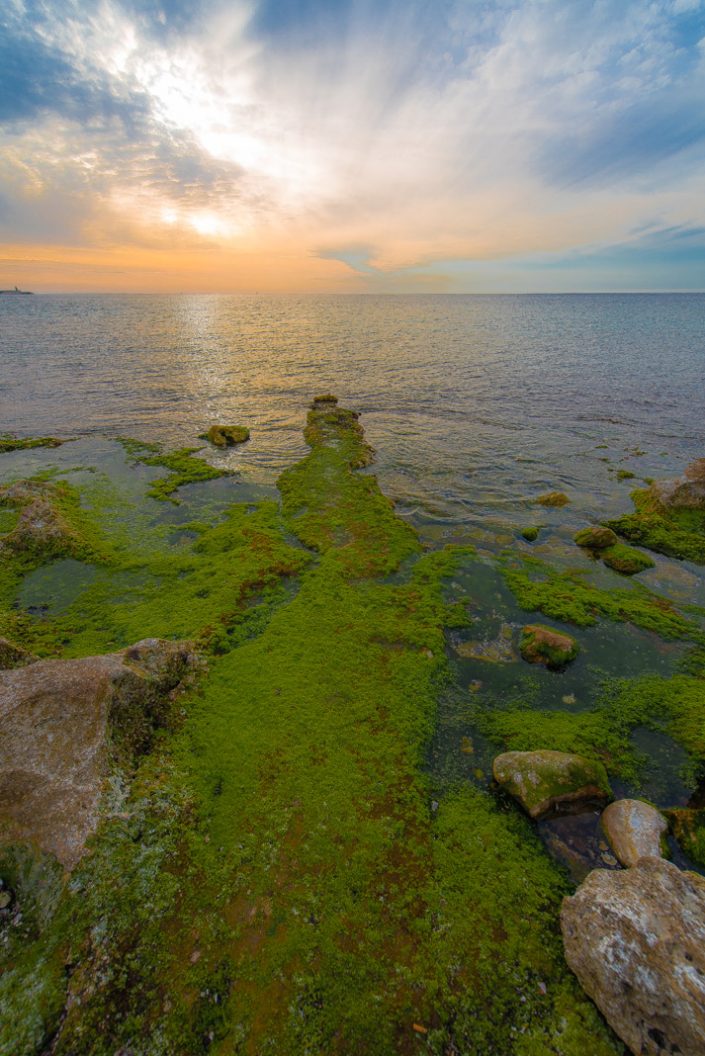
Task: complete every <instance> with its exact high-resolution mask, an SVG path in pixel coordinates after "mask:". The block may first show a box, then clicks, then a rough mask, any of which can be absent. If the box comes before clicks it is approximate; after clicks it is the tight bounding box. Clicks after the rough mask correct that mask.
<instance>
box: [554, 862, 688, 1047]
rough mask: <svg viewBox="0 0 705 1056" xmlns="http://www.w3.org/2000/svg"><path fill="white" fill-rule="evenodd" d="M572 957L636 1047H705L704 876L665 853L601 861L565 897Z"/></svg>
mask: <svg viewBox="0 0 705 1056" xmlns="http://www.w3.org/2000/svg"><path fill="white" fill-rule="evenodd" d="M561 930H562V932H563V942H564V945H565V954H566V959H567V961H568V964H569V965H570V967H571V968H572V970H573V971H574V972H575V974H576V975H577V977H578V979H579V980H580V983H581V985H582V987H583V988H584V990H585V991H586V992H587V993H588V994H589V995H590V997H591V998H592V999H593V1001H594V1002H595V1004H596V1005H597V1007H598V1008H599V1009H600V1011H601V1012H602V1014H603V1015H604V1017H605V1019H606V1020H607V1022H608V1023H609V1024H610V1026H611V1027H612V1029H613V1030H614V1031H615V1032H616V1033H617V1034H618V1035H619V1036H620V1038H622V1040H623V1041H624V1042H625V1044H626V1045H627V1046H628V1047H629V1048H630V1049H631V1051H632V1052H633V1053H635V1054H638V1056H666V1053H668V1054H672V1053H680V1054H682V1056H699V1054H701V1053H703V1052H705V879H704V878H703V877H701V876H698V875H697V874H695V873H689V872H681V871H680V870H679V869H678V868H677V867H676V866H675V865H672V864H671V863H670V862H666V861H664V860H663V859H661V858H642V859H641V861H639V862H638V863H637V864H636V865H635V866H634V867H633V868H631V869H627V870H622V871H620V872H609V871H607V870H603V869H595V870H594V871H593V872H592V873H590V875H589V876H588V878H587V880H585V881H584V882H583V884H581V886H580V887H579V888H578V890H577V891H576V893H575V894H574V895H573V896H572V898H565V899H564V900H563V908H562V910H561Z"/></svg>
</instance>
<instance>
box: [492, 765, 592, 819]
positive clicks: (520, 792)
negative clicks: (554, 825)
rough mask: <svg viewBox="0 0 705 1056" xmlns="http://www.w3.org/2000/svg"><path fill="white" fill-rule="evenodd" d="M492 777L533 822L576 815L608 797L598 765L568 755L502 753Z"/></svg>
mask: <svg viewBox="0 0 705 1056" xmlns="http://www.w3.org/2000/svg"><path fill="white" fill-rule="evenodd" d="M492 773H493V775H494V779H495V781H497V783H498V784H500V785H501V786H502V787H503V788H504V789H505V790H506V791H507V792H508V793H509V794H510V795H511V796H513V797H514V799H516V800H518V802H519V803H520V804H521V806H522V807H523V808H524V810H525V811H526V812H527V813H528V814H529V815H530V816H531V817H532V818H541V817H544V816H545V815H547V814H550V813H552V812H571V811H572V812H574V813H577V812H580V811H581V810H583V809H585V808H586V807H587V806H589V805H594V804H596V803H599V802H604V801H606V800H608V799H609V798H610V795H611V792H610V786H609V781H608V778H607V772H606V770H605V768H604V766H603V765H602V764H601V763H596V762H593V761H592V760H591V759H585V758H584V757H583V756H581V755H572V754H570V753H567V752H554V751H549V750H547V749H546V750H543V751H538V752H504V753H503V754H502V755H498V756H497V757H496V758H495V760H494V763H493V764H492Z"/></svg>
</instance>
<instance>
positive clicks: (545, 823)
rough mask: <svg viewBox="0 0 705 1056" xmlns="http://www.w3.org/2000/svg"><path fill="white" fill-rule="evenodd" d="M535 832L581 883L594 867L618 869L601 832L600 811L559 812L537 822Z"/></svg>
mask: <svg viewBox="0 0 705 1056" xmlns="http://www.w3.org/2000/svg"><path fill="white" fill-rule="evenodd" d="M537 831H538V834H539V836H540V837H541V839H542V840H543V842H544V843H545V844H546V848H547V849H548V851H549V853H550V854H551V855H552V857H554V858H556V859H557V861H559V862H560V863H561V865H563V866H564V867H565V868H566V869H567V870H568V872H569V873H570V876H571V879H572V880H573V882H574V883H575V884H579V883H581V882H582V881H583V880H584V879H585V877H586V876H587V875H588V873H591V872H592V870H593V869H604V868H610V869H619V868H621V867H620V865H619V862H618V861H617V859H616V858H614V857H613V856H612V855H611V854H609V853H608V851H607V844H606V843H605V842H604V839H602V838H601V837H602V833H601V831H600V812H599V810H598V811H594V810H589V811H585V812H584V813H582V814H558V815H554V816H553V817H548V818H544V819H543V820H541V821H539V823H538V826H537Z"/></svg>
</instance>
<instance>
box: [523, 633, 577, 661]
mask: <svg viewBox="0 0 705 1056" xmlns="http://www.w3.org/2000/svg"><path fill="white" fill-rule="evenodd" d="M519 651H520V652H521V655H522V656H523V658H524V659H525V660H526V661H527V663H529V664H544V665H545V666H546V667H548V668H550V670H551V671H559V670H560V669H561V668H562V667H565V666H566V664H569V663H570V661H571V660H575V658H576V656H577V655H578V643H577V642H576V640H575V638H573V637H572V636H571V635H570V634H565V633H564V632H562V631H556V630H555V629H554V628H553V627H544V626H543V625H542V624H540V623H532V624H529V626H527V627H524V629H523V630H522V632H521V642H520V643H519Z"/></svg>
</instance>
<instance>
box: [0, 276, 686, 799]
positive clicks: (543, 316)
mask: <svg viewBox="0 0 705 1056" xmlns="http://www.w3.org/2000/svg"><path fill="white" fill-rule="evenodd" d="M328 392H330V393H335V394H336V395H337V396H338V398H339V401H340V402H341V404H343V405H344V406H346V407H351V408H354V409H355V410H357V411H358V412H359V413H360V421H361V424H362V425H363V427H364V430H365V434H366V437H367V440H368V441H369V442H370V443H371V445H372V446H373V448H374V450H375V454H376V457H375V464H374V466H373V467H372V468H371V469H370V470H369V472H374V473H375V474H376V475H377V476H378V478H379V482H380V485H381V487H382V490H383V491H384V492H385V494H387V495H388V496H389V497H390V498H391V499H392V500H393V502H394V504H395V507H396V511H397V513H398V514H399V515H400V516H401V517H404V518H405V519H407V520H409V521H410V522H411V523H412V524H413V525H414V527H415V528H416V529H417V530H418V532H419V534H420V536H421V539H422V541H423V542H424V544H425V545H426V546H427V547H429V548H434V547H439V546H443V545H445V544H446V543H454V544H472V546H474V547H475V548H476V551H477V554H478V557H479V559H480V561H481V562H482V561H483V560H484V561H485V564H484V565H482V564H480V565H477V566H476V567H474V568H473V570H472V571H471V572H469V573H467V576H466V578H465V579H464V578H463V576H460V577H459V578H458V580H457V581H456V582H455V583H454V584H453V589H454V591H455V596H456V597H458V598H460V599H461V600H462V599H463V598H469V597H473V598H474V599H475V602H474V604H475V611H474V613H473V622H474V629H473V630H472V632H466V633H465V635H464V636H465V638H467V637H468V634H470V635H471V636H474V637H475V639H477V640H478V641H479V642H480V644H481V645H482V642H483V641H484V642H486V644H487V646H488V650H489V652H490V653H491V652H492V649H493V646H494V645H496V644H497V643H499V646H500V651H501V647H502V641H506V635H510V636H513V638H514V639H516V638H517V636H518V634H519V632H520V628H521V625H522V623H524V622H526V619H527V617H526V614H524V613H521V612H520V611H519V610H518V609H517V607H516V605H515V603H514V599H513V598H512V596H511V595H510V594H509V591H508V590H507V588H506V585H505V584H504V583H503V580H502V577H501V575H500V573H499V572H498V571H497V568H496V565H495V562H496V558H497V557H498V556H499V555H501V553H502V551H503V550H505V549H506V548H508V547H513V548H515V549H517V548H518V549H519V551H520V552H525V553H527V554H531V555H533V556H537V557H540V558H543V559H545V560H547V561H550V562H551V563H553V564H554V565H557V566H559V567H571V568H579V569H581V570H583V571H585V572H586V573H589V574H590V575H591V576H592V577H593V579H594V580H595V581H596V582H597V583H598V585H602V586H608V587H611V586H617V585H620V586H621V585H623V583H624V582H625V581H624V577H619V576H618V574H617V573H615V572H612V571H610V570H608V569H606V568H604V567H603V566H601V565H599V568H598V567H596V563H595V562H594V561H593V562H590V558H589V556H588V555H586V554H585V552H583V551H581V550H580V549H579V548H578V547H576V546H575V545H574V543H573V535H574V533H575V532H576V531H577V530H578V529H579V528H581V527H584V526H585V525H586V524H590V523H593V522H599V521H601V520H604V519H606V518H610V517H613V516H619V515H620V514H622V513H626V512H629V511H630V510H631V500H630V497H629V496H630V491H631V490H632V489H633V488H634V487H643V486H645V485H644V481H650V480H652V479H658V478H667V477H672V476H675V475H676V474H679V473H681V472H682V471H683V469H684V468H685V466H686V465H687V464H688V463H689V462H690V461H692V460H693V459H695V458H701V457H704V456H705V294H575V295H566V294H560V295H525V296H513V295H512V296H509V295H507V296H504V295H498V296H444V295H428V296H426V295H423V296H415V295H414V296H264V295H262V296H259V295H257V296H249V295H248V296H244V295H243V296H236V295H234V296H230V295H173V296H172V295H160V296H151V295H81V296H78V295H72V296H59V295H35V296H33V297H3V298H0V433H2V432H14V433H17V434H18V435H20V436H29V435H32V436H37V435H53V436H58V437H62V438H69V437H70V438H78V439H77V441H76V444H75V445H64V447H62V448H59V449H57V450H56V451H53V452H52V451H47V450H46V449H38V450H36V451H33V452H17V453H16V455H6V456H2V458H3V462H2V466H0V480H2V479H8V475H9V476H10V477H11V476H12V475H13V474H17V473H23V474H26V475H29V474H31V473H32V472H36V471H37V470H38V469H39V468H41V467H42V466H43V465H46V464H48V463H50V464H53V465H54V466H55V468H57V469H58V470H59V471H63V470H66V469H67V467H68V463H69V462H70V460H71V459H73V460H74V462H75V461H76V460H78V461H79V462H86V461H90V460H91V459H93V458H94V456H95V458H94V460H95V462H96V463H100V461H101V458H103V467H102V468H103V470H104V471H106V472H108V473H110V472H112V471H113V470H112V469H111V468H110V467H111V466H112V467H115V466H116V465H117V462H116V461H115V458H116V456H115V454H114V451H112V449H113V448H116V447H118V446H119V445H112V447H111V445H109V444H108V446H107V447H106V446H105V440H104V438H116V437H132V438H135V439H139V440H144V441H149V442H158V443H161V444H164V445H166V446H168V447H177V446H179V447H182V446H186V445H188V446H194V447H199V446H202V445H203V441H200V440H199V439H198V436H199V434H200V433H203V432H204V431H205V430H206V429H207V427H208V426H209V425H210V424H212V423H214V422H221V423H226V424H237V425H246V426H248V427H249V429H250V430H251V439H250V441H249V442H247V443H246V444H243V445H241V446H239V447H237V448H234V449H229V450H228V451H226V452H224V453H221V452H218V451H215V450H213V449H210V448H207V449H205V450H204V451H203V455H204V457H206V458H208V459H209V460H211V461H212V462H213V463H214V464H216V465H219V466H224V467H226V468H228V469H230V470H232V471H233V474H234V475H233V476H232V477H230V478H227V479H228V485H227V486H228V489H229V490H228V492H227V500H228V501H237V500H238V497H240V498H241V499H243V500H244V501H247V500H248V498H251V497H253V496H254V497H256V496H258V495H267V494H272V495H275V494H276V492H275V490H274V489H275V483H276V479H277V476H278V475H279V473H280V472H281V471H282V470H283V469H285V468H286V467H287V466H289V465H291V464H292V463H294V462H295V461H297V460H298V459H299V458H301V457H302V456H303V455H304V454H305V453H306V450H307V449H306V446H305V443H304V440H303V436H302V430H303V426H304V425H305V420H306V412H307V409H308V407H309V405H310V403H311V400H312V399H313V397H314V396H316V395H317V394H319V393H328ZM101 445H102V446H101ZM111 452H112V453H111ZM120 458H122V454H121V455H120ZM111 459H112V460H113V461H112V462H111ZM62 467H63V470H62ZM99 468H100V466H99ZM155 472H156V471H155ZM190 487H191V489H192V504H191V507H189V505H188V503H186V505H185V506H184V513H183V517H185V518H187V517H193V516H194V513H195V512H196V511H195V509H194V508H193V507H194V506H195V505H197V502H198V501H201V500H202V499H203V497H204V496H205V495H206V492H207V491H208V488H210V489H211V492H212V493H213V494H215V493H216V492H217V489H218V488H221V487H222V482H219V481H215V482H213V483H212V485H205V486H204V485H192V486H190ZM549 491H561V492H564V493H565V494H566V495H567V496H568V498H569V500H570V501H569V503H568V505H566V506H564V507H563V508H561V509H546V508H544V507H542V506H540V505H537V504H536V502H535V500H536V498H537V497H538V496H540V495H542V494H544V493H546V492H549ZM528 525H537V526H540V528H541V532H540V536H539V539H538V540H537V541H536V542H535V543H528V542H525V541H524V540H523V538H522V536H521V530H522V528H524V527H526V526H528ZM598 564H599V563H598ZM34 575H35V578H36V581H33V582H32V583H29V584H27V585H26V588H25V593H26V603H27V606H28V607H31V606H30V605H29V602H30V600H31V598H32V596H33V594H34V595H36V596H37V597H39V596H40V595H41V596H42V597H44V596H45V595H46V594H47V591H49V589H50V588H51V589H52V590H55V591H56V592H57V593H56V598H57V599H58V600H56V605H59V606H60V604H62V598H65V599H67V598H68V595H66V594H65V592H66V591H67V590H68V589H69V586H70V583H71V582H73V581H74V580H75V570H68V571H67V570H63V571H62V570H61V569H59V570H58V571H57V572H55V571H52V570H51V569H48V570H38V572H37V573H35V574H34ZM52 577H53V579H52ZM62 577H63V578H62ZM638 580H639V583H638V584H634V585H633V589H641V587H647V588H648V589H651V590H654V591H656V592H658V593H661V594H663V595H664V596H666V597H668V598H670V599H671V600H672V601H674V602H675V603H676V604H678V605H692V604H696V605H701V606H703V605H705V579H704V577H703V569H702V568H700V567H698V566H695V565H689V564H688V563H684V562H677V561H671V560H669V559H667V558H664V557H661V556H658V555H657V556H656V560H655V567H654V568H653V569H650V570H648V571H646V572H643V573H642V574H640V575H639V577H638ZM62 592H63V593H62ZM478 597H480V598H481V599H482V604H481V605H480V607H479V608H478V603H477V599H478ZM507 628H509V630H507ZM503 636H505V638H503ZM456 637H457V636H456ZM461 637H462V634H461ZM578 637H579V638H580V641H581V648H582V653H581V657H580V658H579V659H578V661H576V663H575V664H574V665H571V668H570V669H569V670H568V671H566V672H565V673H564V674H563V675H562V676H560V686H559V685H558V682H557V680H556V678H557V676H555V675H554V674H552V673H550V672H544V671H541V672H537V673H536V674H535V675H534V682H535V686H534V689H535V691H536V692H535V703H537V704H538V705H539V706H541V707H549V708H550V707H566V706H567V707H570V708H572V709H573V710H575V711H580V710H582V709H583V708H585V707H590V706H592V704H593V703H594V701H595V700H596V699H597V698H598V696H599V692H600V685H601V684H602V683H601V680H602V679H603V677H615V676H616V677H622V676H630V677H631V676H635V675H639V674H643V673H647V674H648V673H655V674H659V673H661V674H668V673H671V672H673V671H675V670H677V665H678V662H679V659H680V657H681V656H682V653H683V649H684V646H683V645H681V644H678V643H663V642H661V641H660V640H658V639H656V638H655V636H653V635H651V634H650V633H649V632H647V631H640V630H638V629H637V628H634V627H631V626H630V625H627V624H608V623H600V624H599V625H598V626H596V627H595V628H588V629H585V630H581V631H580V632H579V633H578ZM459 645H462V642H459V641H458V640H456V639H454V638H453V636H451V637H450V638H449V644H448V648H449V656H450V657H451V658H452V660H453V663H454V665H455V670H456V675H457V679H456V686H457V687H459V689H457V692H456V693H455V695H453V694H450V695H448V697H447V698H446V699H445V700H444V702H442V706H441V711H440V718H439V726H438V731H437V734H436V737H435V738H434V743H433V745H432V746H431V749H430V752H431V757H432V758H431V762H432V767H433V768H435V772H436V773H437V774H441V775H443V774H448V775H449V779H457V778H458V777H459V776H460V777H462V776H463V775H464V774H465V773H467V775H468V777H469V778H470V779H478V780H482V779H481V778H478V776H477V775H482V774H483V773H484V774H485V778H486V774H487V767H488V765H489V764H488V760H489V759H490V757H491V751H492V748H491V746H486V749H487V750H486V752H485V761H484V762H483V761H482V760H483V756H482V744H481V738H479V737H478V735H477V731H476V729H475V728H474V727H473V725H472V722H466V720H465V718H464V715H465V712H466V710H467V709H466V703H467V693H468V687H470V689H472V687H473V686H477V685H478V684H480V685H482V686H483V687H485V690H486V691H488V692H489V691H491V692H492V693H494V694H495V696H496V698H497V699H498V701H499V700H506V699H511V698H512V697H513V695H516V694H519V693H521V692H523V689H522V686H523V685H524V683H525V678H526V673H525V670H524V668H525V667H526V665H523V664H522V663H521V661H518V657H517V656H514V662H511V663H508V664H504V665H503V664H501V663H500V664H494V665H492V664H488V663H487V662H484V660H483V659H482V658H481V657H480V658H478V657H474V658H471V659H462V650H461V651H460V652H458V649H457V647H458V646H459ZM515 645H516V642H515ZM480 651H481V650H480ZM516 661H518V662H516ZM458 694H460V696H458ZM640 736H641V738H642V743H641V744H640V747H641V748H642V749H643V751H644V752H645V753H646V754H647V755H648V756H649V757H650V759H651V761H652V764H653V765H652V766H651V770H650V774H651V777H650V779H649V780H650V783H648V782H647V783H646V784H645V785H642V787H641V789H639V790H638V791H640V793H641V794H648V795H649V796H650V797H651V798H652V799H653V800H654V801H656V802H660V803H671V804H673V803H675V802H681V803H683V802H686V801H687V799H688V796H689V794H690V791H691V789H689V788H688V787H687V783H684V782H683V780H681V777H682V763H683V758H682V753H680V754H679V749H678V748H677V746H676V745H675V744H674V743H673V742H671V741H670V739H668V738H664V737H654V736H653V734H652V732H650V731H648V730H644V731H641V733H640ZM462 737H466V738H468V737H470V738H474V743H475V745H476V751H475V755H468V754H467V753H466V754H463V753H462V752H460V751H459V749H458V745H459V743H460V739H461V738H462ZM483 767H484V770H483ZM473 775H474V777H473ZM626 791H629V789H627V790H626Z"/></svg>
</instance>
